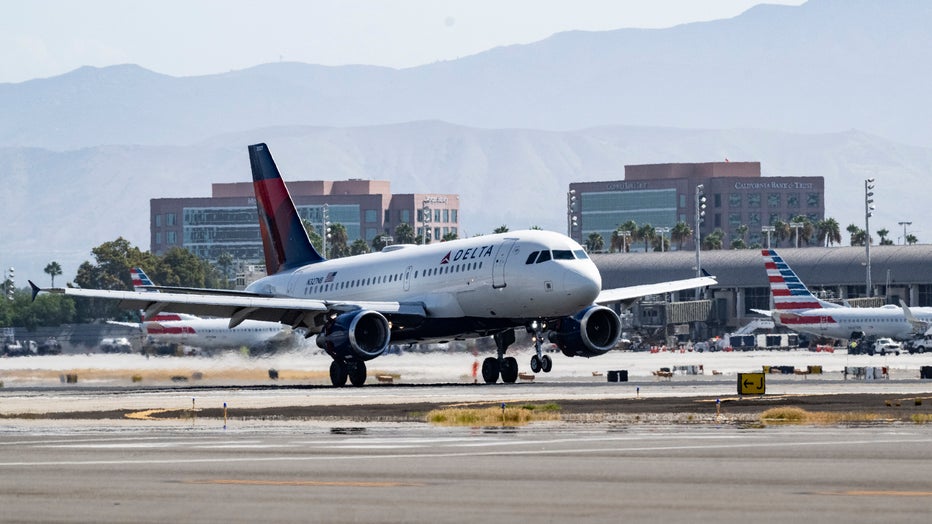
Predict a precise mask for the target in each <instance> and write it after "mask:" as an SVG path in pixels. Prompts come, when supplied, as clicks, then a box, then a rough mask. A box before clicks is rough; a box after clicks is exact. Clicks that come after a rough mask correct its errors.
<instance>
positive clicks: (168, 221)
mask: <svg viewBox="0 0 932 524" xmlns="http://www.w3.org/2000/svg"><path fill="white" fill-rule="evenodd" d="M165 225H166V226H173V225H175V214H174V213H165Z"/></svg>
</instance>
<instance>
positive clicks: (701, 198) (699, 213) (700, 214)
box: [695, 184, 706, 300]
mask: <svg viewBox="0 0 932 524" xmlns="http://www.w3.org/2000/svg"><path fill="white" fill-rule="evenodd" d="M704 188H705V186H704V185H703V184H699V185H697V186H696V235H695V236H696V277H697V278H698V277H701V276H702V265H701V257H700V255H699V252H700V250H701V248H702V233H700V232H699V226H701V225H702V219H703V218H704V217H705V201H706V198H705V194H704V193H703V192H702V190H703V189H704ZM696 300H699V288H696Z"/></svg>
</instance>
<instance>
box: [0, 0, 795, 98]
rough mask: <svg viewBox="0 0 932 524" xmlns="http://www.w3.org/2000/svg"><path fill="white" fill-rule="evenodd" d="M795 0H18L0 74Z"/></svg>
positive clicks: (191, 59)
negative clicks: (761, 0)
mask: <svg viewBox="0 0 932 524" xmlns="http://www.w3.org/2000/svg"><path fill="white" fill-rule="evenodd" d="M759 3H771V4H792V5H799V4H801V3H803V0H770V1H767V2H760V1H755V0H638V1H636V0H572V1H570V0H564V1H558V0H329V1H323V0H304V1H301V0H268V1H261V2H260V1H248V0H201V1H190V0H186V1H179V0H160V1H149V2H143V1H130V0H119V1H117V0H80V1H73V0H29V1H20V2H5V3H4V6H3V11H2V16H0V50H2V56H3V59H2V60H0V82H22V81H24V80H29V79H32V78H43V77H49V76H55V75H59V74H62V73H66V72H68V71H71V70H73V69H76V68H78V67H81V66H83V65H93V66H108V65H113V64H123V63H134V64H139V65H141V66H143V67H145V68H147V69H151V70H153V71H156V72H159V73H165V74H169V75H174V76H189V75H200V74H210V73H219V72H224V71H229V70H233V69H243V68H246V67H251V66H254V65H257V64H262V63H267V62H275V61H278V60H287V61H297V62H307V63H314V64H323V65H343V64H367V65H381V66H388V67H396V68H404V67H411V66H416V65H421V64H425V63H430V62H434V61H437V60H447V59H454V58H457V57H462V56H467V55H471V54H475V53H478V52H481V51H484V50H486V49H490V48H492V47H496V46H501V45H508V44H516V43H528V42H534V41H537V40H541V39H543V38H546V37H548V36H550V35H552V34H554V33H557V32H560V31H567V30H572V29H583V30H594V31H599V30H608V29H618V28H624V27H670V26H674V25H678V24H682V23H687V22H695V21H702V20H713V19H720V18H730V17H733V16H736V15H738V14H740V13H741V12H743V11H745V10H747V9H748V8H749V7H751V6H753V5H755V4H759Z"/></svg>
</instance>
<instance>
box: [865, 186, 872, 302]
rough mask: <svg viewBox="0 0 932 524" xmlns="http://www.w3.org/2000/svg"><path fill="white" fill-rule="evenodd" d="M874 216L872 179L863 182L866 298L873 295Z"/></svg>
mask: <svg viewBox="0 0 932 524" xmlns="http://www.w3.org/2000/svg"><path fill="white" fill-rule="evenodd" d="M873 214H874V179H873V178H868V179H866V180H865V181H864V236H865V238H864V252H865V254H866V255H867V279H866V280H867V298H870V297H871V296H872V295H873V290H872V289H871V288H872V287H873V286H872V285H871V226H870V224H871V215H873Z"/></svg>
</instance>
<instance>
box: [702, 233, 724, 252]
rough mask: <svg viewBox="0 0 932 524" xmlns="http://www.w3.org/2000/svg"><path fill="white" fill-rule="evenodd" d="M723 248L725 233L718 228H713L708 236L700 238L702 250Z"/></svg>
mask: <svg viewBox="0 0 932 524" xmlns="http://www.w3.org/2000/svg"><path fill="white" fill-rule="evenodd" d="M724 246H725V232H724V231H722V230H721V229H719V228H715V231H712V232H711V233H709V234H708V235H706V236H705V237H703V238H702V249H705V250H707V251H710V250H715V249H722V248H723V247H724Z"/></svg>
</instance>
